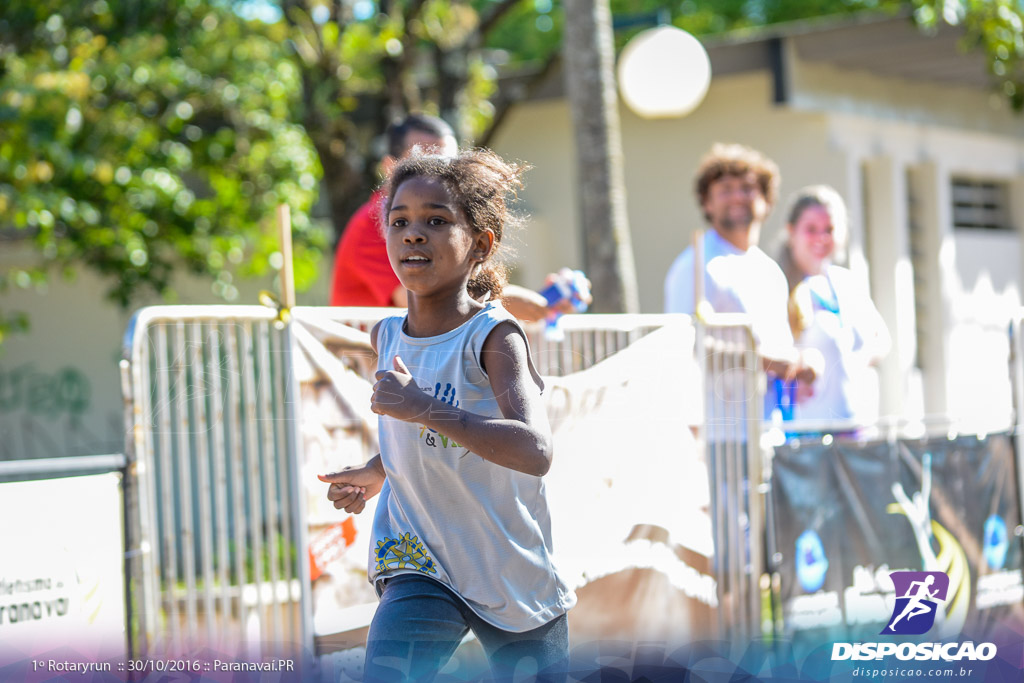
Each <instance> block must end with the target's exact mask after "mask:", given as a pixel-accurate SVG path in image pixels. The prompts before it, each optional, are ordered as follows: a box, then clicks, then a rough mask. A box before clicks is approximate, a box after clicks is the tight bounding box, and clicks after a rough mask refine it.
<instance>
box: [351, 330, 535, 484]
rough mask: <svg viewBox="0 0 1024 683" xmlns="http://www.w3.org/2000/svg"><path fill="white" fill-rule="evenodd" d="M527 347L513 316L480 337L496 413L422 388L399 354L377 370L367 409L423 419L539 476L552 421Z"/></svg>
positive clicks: (473, 448) (490, 457)
mask: <svg viewBox="0 0 1024 683" xmlns="http://www.w3.org/2000/svg"><path fill="white" fill-rule="evenodd" d="M527 353H528V352H527V347H526V340H525V339H523V336H522V334H521V333H520V332H519V330H518V329H517V328H516V326H515V325H514V324H512V323H511V322H503V323H500V324H499V325H498V326H497V327H495V328H494V330H492V331H491V333H490V334H489V335H488V336H487V339H486V340H485V341H484V346H483V350H482V352H481V361H482V363H483V365H484V369H485V370H486V372H487V375H488V377H489V379H490V383H491V388H492V389H493V390H494V396H495V398H496V399H497V401H498V406H499V408H500V409H501V415H502V416H501V417H500V418H499V417H487V416H485V415H479V414H477V413H471V412H468V411H466V410H463V409H461V408H453V407H452V406H450V405H449V404H447V403H444V402H442V401H440V400H438V399H436V398H433V397H431V396H430V395H428V394H426V393H424V392H423V391H421V390H420V389H419V388H418V387H417V386H416V383H415V382H413V381H412V376H411V375H410V374H409V373H408V370H406V368H405V365H404V363H402V362H401V361H400V359H396V360H395V361H393V365H394V368H395V369H394V370H389V371H387V372H379V373H377V378H378V382H377V384H376V385H375V386H374V394H373V399H372V401H371V409H372V410H373V411H374V412H375V413H379V414H381V415H390V416H391V417H395V418H398V419H400V420H405V421H408V422H417V423H419V424H423V425H426V426H427V427H429V428H430V429H435V430H437V431H438V432H440V433H442V434H444V435H445V436H447V437H448V438H449V439H453V440H455V441H457V442H458V443H459V444H461V445H462V446H463V447H465V448H468V449H469V450H470V451H472V452H473V453H476V454H477V455H479V456H480V457H482V458H483V459H485V460H489V461H490V462H493V463H495V464H497V465H501V466H503V467H508V468H509V469H513V470H516V471H518V472H525V473H526V474H532V475H534V476H538V477H539V476H543V475H544V474H546V473H547V471H548V469H549V468H550V467H551V427H550V426H549V424H548V418H547V412H546V410H545V407H544V402H543V400H542V399H541V394H540V387H541V384H540V378H539V377H537V376H536V375H535V374H534V373H533V372H532V370H531V365H530V362H529V357H528V355H527Z"/></svg>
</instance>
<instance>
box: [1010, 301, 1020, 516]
mask: <svg viewBox="0 0 1024 683" xmlns="http://www.w3.org/2000/svg"><path fill="white" fill-rule="evenodd" d="M1009 334H1010V359H1009V366H1010V367H1009V372H1010V384H1011V386H1012V388H1013V434H1014V440H1013V443H1014V446H1016V448H1017V453H1016V455H1017V491H1018V497H1019V498H1020V513H1021V519H1024V310H1021V311H1018V312H1017V314H1016V315H1015V316H1014V317H1013V320H1011V321H1010V329H1009Z"/></svg>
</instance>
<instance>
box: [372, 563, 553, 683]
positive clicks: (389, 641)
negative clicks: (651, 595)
mask: <svg viewBox="0 0 1024 683" xmlns="http://www.w3.org/2000/svg"><path fill="white" fill-rule="evenodd" d="M470 630H472V631H473V633H474V634H475V635H476V637H477V640H479V641H480V645H481V646H483V649H484V652H485V653H486V654H487V659H488V661H489V662H490V665H491V670H492V672H493V674H494V678H495V680H497V681H512V680H529V681H533V680H537V681H545V682H550V683H558V682H561V681H564V680H565V678H566V673H565V672H566V666H567V660H568V653H569V622H568V618H567V617H566V615H565V614H563V615H561V616H559V617H556V618H555V619H552V620H551V621H549V622H548V623H546V624H544V625H543V626H539V627H537V628H535V629H532V630H530V631H525V632H523V633H514V632H511V631H503V630H501V629H499V628H497V627H496V626H492V625H491V624H488V623H487V622H486V621H484V620H483V619H481V618H480V617H479V616H477V615H476V613H475V612H473V610H471V609H470V608H469V607H468V606H467V605H466V603H465V602H463V601H462V600H461V599H460V598H459V597H458V596H457V595H456V594H455V593H454V592H452V591H451V590H450V589H449V588H448V587H447V586H444V585H442V584H441V583H440V582H438V581H435V580H434V579H431V578H428V577H426V576H419V575H417V574H399V575H398V576H394V577H391V578H389V579H388V580H387V581H386V583H385V584H384V590H383V592H382V594H381V598H380V604H379V605H378V606H377V613H376V614H375V615H374V617H373V622H372V623H371V624H370V632H369V635H368V636H367V643H366V662H365V666H364V673H363V680H364V681H366V683H385V682H387V683H390V682H391V681H430V680H433V678H434V677H435V676H436V675H437V672H438V671H439V670H440V669H441V668H442V667H444V665H445V664H446V663H447V662H448V660H449V659H450V658H451V656H452V654H454V652H455V649H456V648H457V647H458V646H459V643H460V642H461V641H462V638H463V637H464V636H465V635H466V634H467V632H468V631H470ZM517 665H518V666H517Z"/></svg>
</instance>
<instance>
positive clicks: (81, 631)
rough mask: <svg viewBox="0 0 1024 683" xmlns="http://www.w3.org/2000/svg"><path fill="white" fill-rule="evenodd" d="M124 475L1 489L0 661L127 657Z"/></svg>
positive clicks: (9, 486) (114, 659) (10, 484)
mask: <svg viewBox="0 0 1024 683" xmlns="http://www.w3.org/2000/svg"><path fill="white" fill-rule="evenodd" d="M122 519H123V517H122V505H121V475H120V474H116V473H108V474H97V475H90V476H82V477H69V478H66V479H46V480H41V481H27V482H14V483H5V484H0V520H3V523H2V525H0V549H2V550H0V659H2V660H3V661H18V660H20V659H24V658H45V656H46V655H60V656H62V657H64V656H67V655H68V654H74V655H77V657H76V659H77V660H78V661H86V660H92V661H123V660H124V658H125V656H126V652H127V647H126V641H125V602H124V535H123V531H122Z"/></svg>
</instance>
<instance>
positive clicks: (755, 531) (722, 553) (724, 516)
mask: <svg viewBox="0 0 1024 683" xmlns="http://www.w3.org/2000/svg"><path fill="white" fill-rule="evenodd" d="M695 346H696V348H695V355H696V358H697V360H698V363H699V364H700V365H701V368H702V374H701V376H702V378H703V382H704V387H703V388H704V395H703V399H704V414H703V421H702V425H701V429H702V437H703V438H702V441H703V443H704V453H705V462H706V463H707V466H708V478H709V486H710V490H711V519H712V529H713V532H714V535H715V574H716V579H717V581H718V593H719V605H720V608H719V613H718V614H719V624H718V626H719V632H720V633H721V634H722V635H723V636H726V637H731V638H734V639H735V638H748V637H752V636H753V635H755V634H756V632H757V629H758V628H759V627H760V623H761V619H762V597H761V593H762V591H761V588H760V582H761V577H762V575H763V574H764V572H765V567H764V542H765V501H764V493H765V489H764V476H763V470H764V468H763V463H764V459H765V453H764V452H763V451H762V448H761V426H762V412H763V402H764V392H765V375H764V372H763V371H762V369H761V364H760V360H759V358H758V355H757V350H756V344H755V340H754V336H753V333H752V332H751V328H750V325H749V323H748V321H747V319H746V318H745V317H744V316H738V315H736V316H734V315H721V314H719V315H715V316H712V317H711V318H710V319H709V320H708V321H699V322H698V324H697V335H696V344H695Z"/></svg>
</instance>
